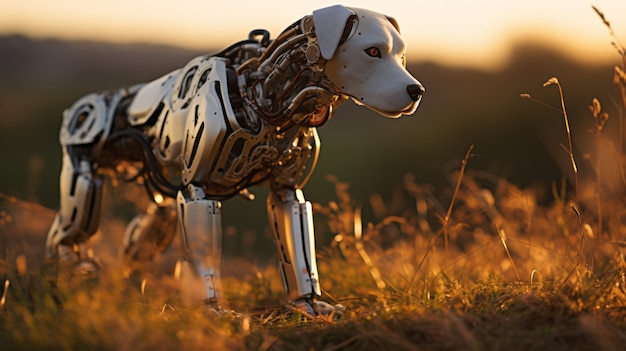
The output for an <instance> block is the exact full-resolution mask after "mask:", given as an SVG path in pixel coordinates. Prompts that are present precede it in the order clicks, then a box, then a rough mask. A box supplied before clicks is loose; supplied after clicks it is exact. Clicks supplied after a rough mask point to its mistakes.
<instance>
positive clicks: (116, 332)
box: [0, 8, 626, 350]
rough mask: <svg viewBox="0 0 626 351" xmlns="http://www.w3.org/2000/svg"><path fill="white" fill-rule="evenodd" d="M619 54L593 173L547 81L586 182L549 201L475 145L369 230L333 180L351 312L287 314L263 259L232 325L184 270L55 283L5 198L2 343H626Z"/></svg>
mask: <svg viewBox="0 0 626 351" xmlns="http://www.w3.org/2000/svg"><path fill="white" fill-rule="evenodd" d="M594 10H596V12H597V13H598V15H600V17H601V18H602V20H603V23H604V24H605V25H606V26H607V27H608V28H609V29H610V30H611V35H613V36H614V34H613V31H612V29H611V28H610V24H609V22H608V21H607V20H606V18H605V16H604V15H603V14H602V13H601V12H600V11H598V10H597V9H595V8H594ZM614 45H615V46H616V48H617V50H618V52H619V54H620V55H621V57H622V63H621V65H620V66H616V68H615V79H614V83H615V84H616V86H617V91H618V94H619V97H618V99H616V100H617V101H619V103H620V105H619V109H618V115H617V116H615V117H614V116H611V118H616V119H618V120H619V123H618V125H619V128H620V131H619V133H617V135H618V137H617V138H616V139H611V138H610V137H609V136H607V135H605V133H604V131H605V130H604V127H605V125H606V122H607V120H608V118H609V115H608V114H607V113H606V112H605V111H603V110H602V107H601V104H600V101H598V100H597V99H595V100H593V101H592V102H591V105H590V113H591V117H593V120H594V129H593V130H592V133H591V134H590V138H593V140H594V141H595V142H594V143H591V145H595V149H593V150H584V151H583V152H584V153H586V155H587V159H588V160H590V161H591V163H592V165H593V169H594V172H593V173H592V174H591V175H589V176H587V175H579V174H578V170H577V166H576V161H575V158H574V156H575V154H574V152H575V150H576V140H574V139H573V138H572V134H571V131H570V129H569V123H568V116H567V113H566V111H565V98H564V96H565V95H566V94H564V92H563V88H562V87H561V85H560V84H559V83H558V79H556V78H554V79H551V80H550V81H548V83H550V84H556V85H557V87H558V88H559V102H560V103H561V108H560V109H558V108H557V110H559V111H560V112H561V113H562V114H563V117H564V122H565V127H566V133H567V138H568V145H567V146H565V147H564V149H565V151H566V154H565V155H564V157H568V158H569V160H570V162H571V165H572V168H571V169H570V170H566V171H564V172H565V173H567V172H573V173H574V174H573V177H570V178H571V179H575V181H573V182H571V185H567V184H566V182H565V181H562V182H561V183H560V184H556V183H555V184H554V185H553V189H552V190H553V191H552V200H551V201H549V202H548V204H544V203H545V202H541V201H539V200H538V199H539V197H540V195H541V194H539V193H538V192H537V191H536V190H535V189H532V188H529V189H522V188H519V187H518V186H516V185H514V184H511V183H510V182H507V181H506V179H502V178H500V177H496V176H494V175H492V174H489V173H487V172H485V171H481V170H477V169H473V168H472V167H471V160H472V151H473V148H472V147H470V148H469V149H468V151H467V154H466V155H465V157H464V159H463V161H462V163H461V164H460V165H459V169H458V171H457V172H455V173H454V174H451V177H450V178H451V181H450V184H451V187H450V189H447V190H445V191H444V192H439V193H437V192H435V190H434V189H433V187H431V186H429V185H424V184H419V183H416V182H415V179H414V177H412V176H411V175H407V176H406V177H405V179H404V180H403V182H402V184H401V186H399V187H398V189H397V190H396V191H395V192H394V193H393V194H390V196H389V199H386V200H385V199H383V197H382V196H380V195H372V196H371V197H370V202H369V204H368V209H371V213H372V214H371V215H370V217H371V218H367V220H365V223H364V218H363V217H362V215H361V208H360V206H357V205H356V204H355V202H354V200H353V199H352V198H351V196H350V193H349V191H348V190H349V186H348V184H347V183H343V182H341V181H339V180H337V179H333V178H330V180H331V181H332V182H333V184H334V185H335V188H336V193H337V200H336V201H331V202H329V203H328V204H316V205H315V212H316V219H317V222H318V223H323V225H324V227H326V228H327V230H328V231H330V232H331V233H333V235H334V239H333V240H332V243H331V244H330V245H329V246H328V247H321V248H319V255H318V263H319V269H320V275H321V277H322V285H323V287H324V289H325V290H324V296H323V298H324V299H325V300H326V301H329V302H338V303H341V304H342V305H344V306H346V311H345V313H344V315H343V316H342V317H341V318H339V319H331V318H319V319H314V320H307V319H303V318H302V316H300V315H298V314H297V313H296V314H281V313H278V311H279V310H280V308H281V306H282V304H284V302H285V301H284V300H283V296H282V288H281V285H280V282H279V278H278V274H277V272H276V270H275V269H273V268H265V267H260V266H252V267H250V266H249V267H247V269H246V270H244V271H246V272H249V273H247V274H240V275H239V276H237V277H225V278H224V287H225V294H224V295H225V297H226V299H227V300H228V301H229V303H230V307H231V308H232V309H233V310H234V311H236V312H233V313H225V314H223V315H222V316H221V317H220V318H218V317H217V316H216V315H215V314H214V313H211V312H210V311H207V310H205V309H204V308H202V307H200V306H197V307H185V306H183V305H182V304H181V302H180V300H179V297H178V290H177V282H176V281H175V280H174V278H173V277H172V276H171V275H169V274H156V273H155V274H148V273H145V274H134V275H131V276H130V277H126V276H125V275H124V274H122V272H123V271H124V269H123V267H122V266H121V264H120V262H119V260H116V259H115V258H114V257H113V258H108V259H107V262H106V263H107V264H106V265H105V266H104V267H103V268H102V270H101V271H100V274H99V275H98V276H97V277H88V278H85V277H79V276H71V274H66V275H62V277H63V279H60V280H58V281H57V282H56V283H53V280H51V279H49V277H50V276H51V274H53V272H50V271H49V270H50V267H49V266H48V265H46V264H45V263H40V262H36V261H35V262H36V263H34V264H33V263H32V261H33V259H32V257H36V255H33V254H32V253H31V251H29V249H28V245H29V244H30V245H32V244H33V242H32V241H29V240H28V238H27V237H26V236H25V237H23V238H21V239H20V240H22V241H20V240H17V242H18V244H17V245H15V241H16V238H15V237H8V234H7V233H8V232H9V231H8V229H7V228H9V227H11V226H12V225H13V227H11V228H13V229H12V230H13V231H11V233H12V234H15V233H18V234H19V233H20V232H19V231H20V230H21V229H20V228H21V227H20V226H17V227H16V226H15V225H16V223H15V220H16V218H21V217H19V216H18V214H19V212H18V210H19V209H25V208H26V209H28V210H29V211H31V212H30V213H35V212H33V211H35V210H37V209H35V208H33V207H29V206H31V205H28V204H23V203H20V202H19V201H17V200H15V199H8V198H1V199H0V200H2V201H1V202H0V205H1V206H0V244H2V245H4V246H5V247H6V248H5V249H3V252H2V253H0V255H2V256H0V283H2V284H1V286H0V289H2V290H1V291H0V348H1V349H2V350H13V349H46V350H77V349H90V350H93V349H95V350H144V349H145V350H170V349H172V350H178V349H211V350H232V349H242V350H311V349H313V350H344V349H348V350H501V349H506V350H532V349H538V350H543V349H550V350H623V349H624V345H626V275H625V274H626V273H625V268H626V261H625V260H624V259H625V254H626V252H625V251H624V250H626V238H624V235H625V233H626V206H625V200H626V198H625V193H624V190H625V189H626V176H624V174H625V172H624V166H625V165H626V162H625V157H624V156H625V154H624V123H623V120H624V111H625V110H626V78H625V77H626V76H625V75H624V73H623V72H624V71H625V65H626V54H625V51H624V48H623V47H622V46H621V44H619V41H617V40H615V42H614ZM523 97H524V98H527V99H530V100H533V98H532V97H530V95H528V94H523ZM541 103H542V104H546V103H544V102H541ZM548 105H550V104H548ZM606 153H610V154H611V155H612V157H605V156H606V155H605V154H606ZM607 160H608V161H607ZM616 160H617V161H616ZM607 163H608V164H607ZM609 173H610V174H617V176H611V177H609V176H608V175H609ZM579 176H580V179H579ZM39 211H40V210H39ZM16 228H17V229H16ZM102 240H104V239H102ZM12 241H13V242H12ZM11 242H12V243H13V245H9V244H8V243H11ZM20 245H21V246H20ZM37 245H40V244H39V243H38V244H37ZM35 252H36V253H37V254H39V252H37V251H36V250H35ZM29 260H30V261H31V263H29ZM234 264H236V262H234V261H229V260H227V261H226V262H225V265H234Z"/></svg>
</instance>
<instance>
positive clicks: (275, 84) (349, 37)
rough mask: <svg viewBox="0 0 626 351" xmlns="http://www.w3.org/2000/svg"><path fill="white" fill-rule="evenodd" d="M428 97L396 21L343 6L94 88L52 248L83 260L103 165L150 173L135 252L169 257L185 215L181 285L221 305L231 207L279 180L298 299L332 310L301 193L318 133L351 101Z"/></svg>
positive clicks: (75, 111)
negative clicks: (144, 78) (138, 78)
mask: <svg viewBox="0 0 626 351" xmlns="http://www.w3.org/2000/svg"><path fill="white" fill-rule="evenodd" d="M423 92H424V89H423V87H422V85H421V84H420V83H419V82H418V81H417V80H416V79H415V78H413V77H412V76H411V74H409V73H408V72H407V71H406V68H405V43H404V41H403V40H402V38H401V37H400V33H399V29H398V25H397V23H396V21H395V20H394V19H393V18H390V17H386V16H384V15H381V14H379V13H376V12H372V11H368V10H364V9H357V8H354V9H352V8H347V7H343V6H340V5H335V6H331V7H327V8H323V9H320V10H316V11H314V12H313V14H312V15H309V16H305V17H304V18H302V19H301V20H299V21H297V22H296V23H294V24H293V25H291V26H290V27H288V28H287V29H286V30H284V31H283V33H281V34H280V35H279V36H278V37H277V38H276V39H275V40H272V41H270V39H269V33H268V32H266V31H264V30H256V31H252V32H251V33H250V37H249V39H248V40H244V41H241V42H239V43H236V44H234V45H232V46H230V47H229V48H227V49H225V50H224V51H222V52H220V53H217V54H215V55H210V56H201V57H197V58H195V59H193V60H191V61H190V62H189V63H188V64H187V65H186V66H185V67H184V68H182V69H179V70H176V71H173V72H171V73H169V74H167V75H165V76H163V77H161V78H159V79H157V80H154V81H152V82H149V83H147V84H139V85H135V86H131V87H129V88H127V89H121V90H119V91H115V92H104V93H99V94H91V95H87V96H85V97H83V98H81V99H80V100H78V101H77V102H76V103H75V104H74V105H73V106H72V107H70V108H69V109H67V110H66V111H65V112H64V114H63V123H62V127H61V131H60V142H61V145H62V148H63V166H62V170H61V176H60V193H61V199H60V209H59V212H58V213H57V215H56V218H55V220H54V223H53V224H52V227H51V228H50V231H49V233H48V237H47V241H46V248H47V254H48V256H49V257H50V258H52V259H55V260H60V261H64V262H80V257H79V256H80V250H79V244H81V243H83V242H85V241H86V240H87V239H89V238H90V237H91V236H92V235H93V234H94V233H95V232H96V231H97V228H98V222H99V213H100V203H101V195H102V185H103V179H104V176H103V172H104V171H109V172H110V170H113V172H114V173H116V174H117V176H118V177H121V178H122V179H124V180H128V181H131V180H140V181H143V183H144V184H145V186H146V188H147V190H148V193H149V194H150V195H151V196H152V197H153V199H154V200H155V202H154V204H152V205H151V207H149V208H148V211H147V213H144V214H140V215H138V216H137V217H136V218H135V219H134V220H133V221H132V222H131V223H130V224H129V226H128V228H127V230H126V233H125V239H124V253H125V258H126V259H127V260H129V261H148V260H150V259H151V258H152V257H153V256H154V255H156V254H158V253H159V252H161V251H163V250H164V249H165V248H166V247H167V245H168V244H169V242H170V241H171V239H172V237H173V235H174V233H175V232H176V225H177V221H178V222H179V223H180V227H181V228H182V239H183V244H184V249H185V260H184V262H185V264H183V268H184V269H185V271H184V272H183V275H182V277H183V282H182V284H183V285H184V286H187V287H194V288H192V289H191V290H190V291H192V292H191V293H190V295H189V298H190V299H193V298H196V299H200V300H203V299H206V301H209V302H213V303H215V304H216V305H217V306H219V305H220V301H221V296H220V260H221V237H222V232H221V217H220V208H221V201H222V200H225V199H227V198H229V197H232V196H234V195H237V194H241V195H243V196H244V197H248V198H252V195H250V194H249V193H248V191H247V188H248V187H250V186H253V185H256V184H259V183H262V182H267V183H268V184H269V187H270V189H271V191H270V195H269V197H268V199H267V210H268V215H269V221H270V224H271V227H272V229H273V232H274V235H275V242H276V244H277V247H278V252H279V257H280V268H281V273H282V278H283V283H284V288H285V291H286V292H287V294H288V296H289V297H290V301H291V302H292V303H293V304H294V305H295V306H296V307H297V308H300V309H302V310H304V311H306V312H307V313H310V314H312V315H317V314H319V313H327V312H328V311H332V309H333V307H332V306H330V305H328V304H326V303H324V302H322V301H317V298H318V297H320V296H321V289H320V284H319V280H318V272H317V265H316V259H315V245H314V235H313V217H312V211H311V204H310V202H308V201H305V199H304V196H303V194H302V191H301V188H302V187H303V186H304V184H305V183H306V181H307V180H308V178H309V176H310V174H311V171H312V169H313V168H314V166H315V162H316V160H317V156H318V152H319V146H320V143H319V140H318V136H317V132H316V129H315V128H316V127H319V126H321V125H323V124H324V123H325V122H326V121H327V120H328V119H329V118H330V117H331V115H332V113H333V110H334V108H336V107H337V106H338V105H339V104H341V103H342V102H344V101H346V100H347V99H348V98H352V100H354V101H355V102H356V103H357V104H360V105H364V106H366V107H368V108H370V109H372V110H374V111H376V112H378V113H379V114H381V115H384V116H387V117H399V116H400V115H409V114H412V113H413V112H414V111H415V110H416V108H417V106H418V104H419V102H420V99H421V96H422V93H423ZM132 171H134V174H131V173H133V172H132ZM163 199H169V201H163ZM173 203H175V206H174V205H172V204H173ZM198 287H199V289H198ZM198 290H199V291H200V294H198ZM200 300H198V301H200Z"/></svg>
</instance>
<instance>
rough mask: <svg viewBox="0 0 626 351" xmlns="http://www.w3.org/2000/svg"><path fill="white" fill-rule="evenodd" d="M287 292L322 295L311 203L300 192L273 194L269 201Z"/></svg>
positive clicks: (289, 190) (290, 191) (276, 192)
mask: <svg viewBox="0 0 626 351" xmlns="http://www.w3.org/2000/svg"><path fill="white" fill-rule="evenodd" d="M267 208H268V214H269V219H270V224H271V225H272V229H273V231H274V236H275V241H276V245H277V246H278V252H279V255H280V268H281V272H282V277H283V283H284V287H285V290H286V291H287V293H289V294H293V295H295V296H296V297H302V296H305V297H311V298H313V297H316V296H320V295H321V289H320V284H319V280H318V273H317V262H316V259H315V236H314V232H313V212H312V208H311V203H310V202H308V201H305V200H304V196H303V195H302V192H301V191H300V190H299V189H296V190H293V189H281V190H278V191H272V192H271V193H270V195H269V197H268V201H267Z"/></svg>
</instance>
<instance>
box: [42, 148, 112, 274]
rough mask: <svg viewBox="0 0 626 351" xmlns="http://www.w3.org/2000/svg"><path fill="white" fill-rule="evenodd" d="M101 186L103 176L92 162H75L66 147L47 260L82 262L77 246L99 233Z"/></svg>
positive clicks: (47, 244) (49, 234) (47, 241)
mask: <svg viewBox="0 0 626 351" xmlns="http://www.w3.org/2000/svg"><path fill="white" fill-rule="evenodd" d="M102 184H103V180H102V177H98V176H95V175H94V174H93V170H92V166H91V163H89V162H88V161H86V160H82V161H77V160H73V159H72V157H71V153H70V152H69V150H68V148H67V147H64V150H63V168H62V170H61V177H60V193H61V203H60V209H59V212H57V215H56V217H55V219H54V222H53V223H52V227H51V228H50V231H49V232H48V237H47V239H46V254H47V257H48V258H50V259H55V258H58V259H60V260H61V261H63V262H67V263H75V262H77V261H78V260H79V258H80V257H79V252H78V251H77V250H76V248H77V245H78V244H80V243H82V242H84V241H86V240H87V239H89V237H91V236H92V235H93V234H94V233H95V232H96V231H97V230H98V225H99V220H100V205H101V199H102Z"/></svg>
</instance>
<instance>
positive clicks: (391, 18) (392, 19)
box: [385, 16, 400, 33]
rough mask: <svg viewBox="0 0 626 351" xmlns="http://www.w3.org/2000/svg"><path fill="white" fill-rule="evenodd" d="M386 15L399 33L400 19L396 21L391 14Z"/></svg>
mask: <svg viewBox="0 0 626 351" xmlns="http://www.w3.org/2000/svg"><path fill="white" fill-rule="evenodd" d="M385 17H387V20H389V22H391V25H392V26H393V27H394V28H395V29H396V30H397V31H398V33H400V25H399V24H398V21H396V19H395V18H393V17H390V16H385Z"/></svg>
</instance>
